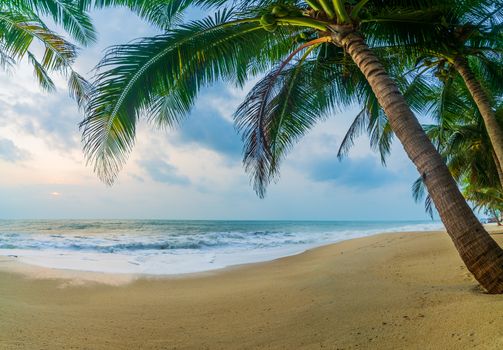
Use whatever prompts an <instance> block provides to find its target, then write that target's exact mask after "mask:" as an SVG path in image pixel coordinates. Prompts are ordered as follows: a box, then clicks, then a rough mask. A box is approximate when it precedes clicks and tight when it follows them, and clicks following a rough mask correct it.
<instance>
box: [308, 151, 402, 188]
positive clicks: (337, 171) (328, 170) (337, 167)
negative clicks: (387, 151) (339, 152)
mask: <svg viewBox="0 0 503 350" xmlns="http://www.w3.org/2000/svg"><path fill="white" fill-rule="evenodd" d="M308 166H309V168H308V173H309V177H310V178H311V179H312V180H314V181H318V182H333V183H335V184H336V185H341V186H345V187H350V188H353V189H369V188H377V187H382V186H385V185H388V184H390V183H393V182H396V181H397V180H399V176H398V175H397V174H396V173H394V172H393V171H391V170H389V169H386V168H385V167H383V166H382V165H381V164H380V163H379V162H378V160H377V159H376V158H374V157H371V156H367V157H364V158H356V159H350V158H349V159H344V160H343V161H339V160H338V159H337V158H336V157H335V156H334V157H333V158H324V159H320V160H317V161H314V162H312V163H311V164H310V165H308Z"/></svg>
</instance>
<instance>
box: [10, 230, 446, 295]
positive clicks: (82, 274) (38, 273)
mask: <svg viewBox="0 0 503 350" xmlns="http://www.w3.org/2000/svg"><path fill="white" fill-rule="evenodd" d="M438 232H445V231H442V230H424V231H383V232H377V233H371V234H368V235H363V236H358V237H352V238H348V239H341V240H338V241H334V242H324V243H321V242H320V243H317V244H311V245H307V247H305V248H301V247H298V249H299V250H298V251H297V250H296V249H292V251H293V252H288V253H284V252H283V253H281V255H280V256H277V257H262V258H259V259H258V260H252V261H248V262H241V263H230V264H229V265H225V266H221V267H215V268H211V269H206V270H200V271H193V272H181V273H143V272H140V273H130V272H108V271H94V270H83V269H73V268H65V267H48V266H43V265H38V264H36V263H30V262H26V261H22V257H19V256H16V254H10V255H0V271H4V272H14V273H18V274H21V275H23V276H25V277H28V278H35V279H43V278H53V279H76V280H79V281H81V282H84V281H89V282H98V283H105V284H113V285H117V284H123V283H130V282H132V281H134V280H137V279H142V278H145V279H179V278H197V277H199V276H205V275H214V274H218V273H219V272H221V271H225V270H228V269H236V268H238V269H239V268H242V267H245V266H249V265H255V264H263V263H268V262H272V261H276V260H279V259H284V258H289V257H292V256H297V255H301V254H305V253H306V252H309V251H311V250H316V249H319V248H323V247H326V246H332V245H337V244H340V243H342V242H347V241H353V240H358V239H362V238H363V239H364V238H368V237H374V236H379V235H387V234H408V233H411V234H414V233H425V234H428V233H438ZM291 248H294V247H291Z"/></svg>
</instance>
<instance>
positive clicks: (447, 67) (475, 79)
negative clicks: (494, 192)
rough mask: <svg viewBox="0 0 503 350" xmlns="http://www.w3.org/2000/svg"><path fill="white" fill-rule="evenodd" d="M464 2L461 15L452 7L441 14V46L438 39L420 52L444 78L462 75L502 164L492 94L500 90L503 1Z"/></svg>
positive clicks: (502, 139)
mask: <svg viewBox="0 0 503 350" xmlns="http://www.w3.org/2000/svg"><path fill="white" fill-rule="evenodd" d="M464 3H465V6H461V7H460V8H461V9H462V13H461V15H458V14H455V12H456V11H452V10H451V11H450V12H448V13H445V15H444V16H443V17H442V18H443V19H444V23H443V24H442V25H440V26H437V27H436V28H437V33H438V34H437V35H436V38H438V40H440V42H442V45H438V43H437V42H433V44H434V46H426V45H423V50H422V52H423V54H424V55H425V56H426V57H425V60H426V61H427V63H426V66H429V67H432V68H436V69H437V72H436V75H437V76H439V77H440V78H443V79H445V77H446V75H448V74H449V73H451V74H452V73H458V74H459V75H460V76H461V77H462V78H463V81H464V84H465V85H466V87H467V88H468V91H469V92H470V95H471V97H472V98H473V100H474V101H475V103H476V105H477V107H478V109H479V112H480V114H481V116H482V118H483V120H484V124H485V126H486V130H487V133H488V135H489V138H490V140H491V143H492V145H493V149H494V153H495V154H496V158H497V160H498V162H499V166H500V167H503V129H502V128H501V126H500V125H499V124H498V122H497V120H496V116H495V112H494V93H499V94H501V92H502V89H501V83H500V81H501V79H503V75H502V72H503V70H502V69H501V61H502V59H503V55H502V52H503V46H502V44H503V37H502V35H501V21H500V19H502V18H503V2H501V1H498V2H496V3H494V2H493V1H491V2H485V1H464ZM473 6H475V8H473ZM470 7H471V8H470ZM470 10H471V11H470ZM463 15H464V16H463ZM446 16H448V18H447V19H446ZM423 44H424V43H423ZM477 73H479V74H477ZM483 81H485V82H486V83H483ZM491 90H492V92H493V94H491V92H490V91H491Z"/></svg>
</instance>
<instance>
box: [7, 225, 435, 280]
mask: <svg viewBox="0 0 503 350" xmlns="http://www.w3.org/2000/svg"><path fill="white" fill-rule="evenodd" d="M438 229H443V225H442V224H441V223H440V222H434V221H182V220H180V221H168V220H0V255H1V256H10V257H14V258H16V259H18V260H19V261H21V262H23V263H27V264H32V265H37V266H42V267H49V268H57V269H70V270H80V271H93V272H104V273H125V274H151V275H174V274H184V273H193V272H202V271H209V270H215V269H220V268H224V267H227V266H232V265H238V264H246V263H252V262H260V261H267V260H273V259H276V258H280V257H284V256H289V255H294V254H298V253H301V252H303V251H305V250H307V249H310V248H314V247H317V246H322V245H326V244H330V243H335V242H339V241H343V240H348V239H352V238H358V237H365V236H370V235H373V234H376V233H381V232H403V231H431V230H438Z"/></svg>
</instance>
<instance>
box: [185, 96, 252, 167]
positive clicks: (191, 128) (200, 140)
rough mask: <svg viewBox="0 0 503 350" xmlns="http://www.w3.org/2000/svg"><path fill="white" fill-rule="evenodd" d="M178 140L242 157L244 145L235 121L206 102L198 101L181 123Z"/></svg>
mask: <svg viewBox="0 0 503 350" xmlns="http://www.w3.org/2000/svg"><path fill="white" fill-rule="evenodd" d="M178 141H179V143H180V144H184V143H196V144H198V145H200V146H203V147H205V148H209V149H211V150H213V151H216V152H218V153H220V154H222V155H224V156H226V157H229V158H232V159H237V158H240V157H241V150H242V147H243V145H242V142H241V139H240V137H239V135H238V134H237V132H236V130H235V129H234V125H233V123H232V122H231V121H229V120H226V119H224V117H223V116H222V115H221V114H220V113H219V112H218V111H215V110H214V109H213V108H212V107H211V106H208V105H206V104H204V103H198V104H197V106H196V108H195V109H194V111H193V112H192V113H191V115H190V116H189V117H188V118H187V119H186V120H185V121H184V122H183V123H182V124H181V125H180V129H179V131H178Z"/></svg>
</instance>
